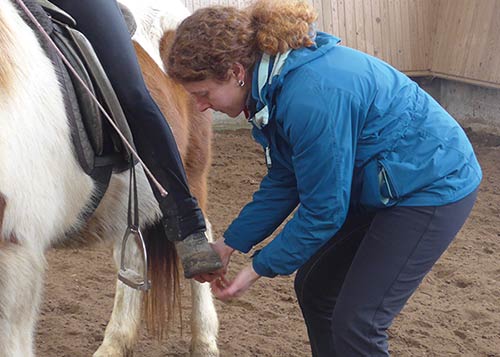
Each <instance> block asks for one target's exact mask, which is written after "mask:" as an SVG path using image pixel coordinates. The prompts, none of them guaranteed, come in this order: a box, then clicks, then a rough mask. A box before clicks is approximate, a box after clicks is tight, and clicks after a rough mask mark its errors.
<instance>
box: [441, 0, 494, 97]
mask: <svg viewBox="0 0 500 357" xmlns="http://www.w3.org/2000/svg"><path fill="white" fill-rule="evenodd" d="M438 13H439V20H438V21H437V29H436V33H435V35H434V42H433V52H434V56H433V61H432V64H431V72H432V73H434V74H435V75H436V76H438V77H443V78H450V79H457V80H460V81H464V82H470V83H473V84H474V83H477V84H480V85H486V86H492V87H500V0H439V10H438Z"/></svg>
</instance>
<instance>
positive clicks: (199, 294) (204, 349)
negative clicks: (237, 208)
mask: <svg viewBox="0 0 500 357" xmlns="http://www.w3.org/2000/svg"><path fill="white" fill-rule="evenodd" d="M207 236H208V240H209V241H210V242H212V241H213V236H212V227H211V225H210V223H209V222H208V221H207ZM191 304H192V311H191V348H190V350H191V356H196V357H202V356H203V357H216V356H219V349H218V347H217V335H218V331H219V319H218V317H217V311H216V310H215V305H214V301H213V297H212V292H211V291H210V285H209V284H208V283H204V284H200V283H198V282H197V281H195V280H191Z"/></svg>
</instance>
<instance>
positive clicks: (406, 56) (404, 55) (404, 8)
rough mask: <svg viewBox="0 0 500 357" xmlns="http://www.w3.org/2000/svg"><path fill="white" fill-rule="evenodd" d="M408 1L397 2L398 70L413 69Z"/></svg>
mask: <svg viewBox="0 0 500 357" xmlns="http://www.w3.org/2000/svg"><path fill="white" fill-rule="evenodd" d="M408 1H409V0H401V1H400V2H399V12H400V16H399V18H400V30H399V32H400V33H401V45H400V48H401V53H400V54H401V56H400V58H401V65H400V70H403V71H404V70H412V69H415V67H414V64H413V57H412V53H411V51H412V50H411V49H412V41H411V38H410V15H409V13H408Z"/></svg>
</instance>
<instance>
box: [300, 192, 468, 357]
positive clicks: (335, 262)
mask: <svg viewBox="0 0 500 357" xmlns="http://www.w3.org/2000/svg"><path fill="white" fill-rule="evenodd" d="M476 196H477V191H476V192H473V193H471V194H470V195H469V196H467V197H465V198H464V199H462V200H460V201H458V202H455V203H452V204H449V205H445V206H439V207H393V208H389V209H385V210H382V211H379V212H377V213H375V214H372V215H369V214H364V215H360V214H349V215H348V217H347V219H346V222H345V223H344V225H343V227H342V228H341V230H340V231H339V232H338V233H337V234H336V235H335V236H334V237H333V238H332V239H331V240H330V241H329V242H328V243H327V244H326V245H325V246H323V247H322V248H321V249H320V250H319V251H318V252H317V253H316V254H315V255H314V256H313V257H312V258H311V259H310V260H309V261H308V262H307V263H306V264H305V265H304V266H302V267H301V268H300V269H299V271H298V272H297V275H296V278H295V291H296V293H297V298H298V301H299V304H300V307H301V309H302V313H303V316H304V319H305V322H306V325H307V331H308V334H309V340H310V343H311V349H312V355H313V356H322V357H327V356H328V357H333V356H341V357H350V356H388V355H389V352H388V336H387V332H386V331H387V328H388V327H389V326H390V325H391V323H392V321H393V319H394V317H395V316H396V315H397V314H398V313H399V312H400V311H401V309H402V308H403V306H404V305H405V303H406V302H407V301H408V299H409V297H410V296H411V295H412V294H413V292H414V291H415V290H416V289H417V287H418V285H419V284H420V282H421V281H422V279H423V278H424V276H425V275H426V274H427V273H428V272H429V271H430V270H431V268H432V266H433V265H434V263H435V262H436V261H437V260H438V258H439V257H440V256H441V254H442V253H443V252H444V251H445V250H446V248H447V247H448V245H449V244H450V242H451V241H452V240H453V238H454V237H455V236H456V234H457V233H458V231H459V230H460V228H461V227H462V225H463V224H464V222H465V220H466V218H467V217H468V215H469V213H470V211H471V209H472V206H473V205H474V202H475V200H476Z"/></svg>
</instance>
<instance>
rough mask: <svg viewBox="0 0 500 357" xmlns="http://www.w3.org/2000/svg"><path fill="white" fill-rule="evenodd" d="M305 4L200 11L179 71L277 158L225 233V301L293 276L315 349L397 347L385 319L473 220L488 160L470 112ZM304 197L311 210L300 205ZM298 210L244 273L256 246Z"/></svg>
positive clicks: (181, 49)
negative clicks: (241, 258) (477, 147)
mask: <svg viewBox="0 0 500 357" xmlns="http://www.w3.org/2000/svg"><path fill="white" fill-rule="evenodd" d="M315 19H316V15H315V13H314V10H313V9H312V8H311V7H310V6H309V5H308V4H307V3H305V2H300V1H293V0H291V1H269V0H260V1H257V3H255V4H254V5H253V6H252V7H250V8H248V9H244V10H238V9H235V8H231V7H210V8H204V9H200V10H198V11H196V12H194V13H193V14H192V15H191V16H190V17H188V18H187V19H185V20H184V21H183V22H182V23H181V25H180V26H179V28H178V30H177V34H176V38H175V40H174V43H173V45H172V47H171V50H170V54H169V58H168V69H167V70H168V73H169V74H170V76H172V78H174V79H175V80H176V81H178V82H179V83H181V84H182V85H183V86H184V87H185V88H186V89H187V90H188V91H189V92H190V93H191V94H192V95H193V97H194V98H195V99H196V101H197V104H198V108H199V109H200V110H201V111H203V110H206V109H208V108H212V109H214V110H217V111H221V112H224V113H226V114H228V115H230V116H233V117H234V116H237V115H238V114H240V113H241V112H244V113H246V115H247V117H248V118H249V121H250V122H251V123H252V124H253V136H254V137H255V139H256V140H257V141H258V142H259V143H260V144H262V146H263V147H264V151H265V157H266V163H267V166H268V172H267V175H266V176H265V177H264V178H263V180H262V183H261V185H260V188H259V190H258V191H257V192H256V193H255V194H254V196H253V199H252V201H251V202H250V203H248V204H247V205H246V206H245V207H244V208H243V209H242V211H241V212H240V214H239V216H238V217H237V218H236V219H235V220H234V221H233V222H232V223H231V225H230V226H229V228H228V229H227V230H226V232H225V233H224V238H221V239H219V240H218V241H217V242H216V243H214V245H213V246H214V249H215V250H216V251H217V252H218V253H219V254H220V256H221V259H222V261H223V264H224V267H225V269H224V271H223V272H222V273H221V274H220V275H219V276H216V275H208V274H199V275H198V276H196V279H197V280H198V281H211V284H212V289H213V292H214V294H215V295H216V296H217V297H219V298H220V299H223V300H225V299H229V298H233V297H238V296H240V295H242V294H243V293H244V292H245V291H246V290H247V289H248V288H249V287H250V286H251V285H252V284H253V283H254V282H255V281H256V280H257V279H258V278H260V277H262V276H264V277H274V276H276V275H288V274H291V273H293V272H295V271H296V270H297V269H298V271H297V274H296V277H295V291H296V294H297V298H298V302H299V304H300V307H301V309H302V313H303V316H304V319H305V322H306V325H307V330H308V334H309V339H310V343H311V348H312V354H313V355H314V356H357V355H360V356H367V355H370V356H371V355H376V356H387V355H388V336H387V328H388V327H389V326H390V324H391V323H392V321H393V319H394V317H395V316H396V315H397V314H398V313H399V312H400V311H401V309H402V308H403V306H404V305H405V303H406V302H407V301H408V299H409V297H410V296H411V295H412V294H413V292H414V291H415V290H416V288H417V287H418V285H419V284H420V282H421V281H422V279H423V277H424V276H425V275H426V274H427V273H428V272H429V271H430V269H431V268H432V266H433V265H434V263H435V262H436V261H437V259H438V258H439V257H440V256H441V254H442V253H443V252H444V251H445V249H446V248H447V247H448V245H449V244H450V242H451V241H452V240H453V238H454V237H455V236H456V234H457V233H458V231H459V230H460V228H461V227H462V225H463V224H464V222H465V220H466V218H467V217H468V215H469V213H470V211H471V209H472V206H473V204H474V202H475V199H476V195H477V188H478V185H479V183H480V181H481V177H482V174H481V169H480V167H479V164H478V162H477V160H476V157H475V155H474V152H473V149H472V146H471V144H470V142H469V140H468V139H467V137H466V135H465V133H464V132H463V130H462V129H461V128H460V126H459V124H458V123H457V122H456V121H455V120H454V119H453V118H452V117H451V116H450V115H449V114H448V113H447V112H446V111H445V110H444V109H443V108H442V107H441V106H440V105H439V104H438V103H437V102H436V101H435V100H434V99H432V98H431V97H430V96H429V95H428V94H427V93H425V92H424V91H423V90H422V89H420V88H419V86H418V85H417V84H416V83H415V82H413V81H412V80H410V79H409V78H408V77H407V76H406V75H404V74H402V73H400V72H399V71H397V70H396V69H394V68H393V67H391V66H390V65H388V64H387V63H384V62H383V61H381V60H379V59H376V58H374V57H371V56H369V55H367V54H364V53H361V52H358V51H356V50H353V49H350V48H347V47H344V46H341V45H340V44H339V42H340V40H339V39H338V38H336V37H334V36H332V35H329V34H326V33H322V32H317V33H316V32H315V31H314V26H313V24H314V21H315ZM297 207H298V208H297ZM295 208H297V210H296V212H295V214H294V215H293V218H291V219H290V220H289V221H288V222H287V223H286V225H285V226H284V228H283V230H281V232H279V233H278V234H277V236H276V237H275V238H274V239H273V240H272V241H270V242H269V243H268V244H267V245H266V246H265V247H264V248H263V249H262V250H260V251H258V252H257V253H256V254H255V255H254V257H253V260H252V264H250V265H248V266H246V267H245V268H243V269H242V270H241V271H240V272H239V273H238V274H237V275H236V276H235V278H234V279H233V280H232V281H228V280H227V279H226V278H225V272H226V270H227V266H228V263H229V259H230V256H231V254H232V253H233V251H234V250H238V251H241V252H245V253H246V252H248V251H249V250H250V249H251V248H252V247H254V246H255V245H256V244H258V243H260V242H261V241H263V240H264V239H265V238H267V237H268V236H269V235H271V234H272V232H273V231H274V230H275V229H276V228H277V227H278V226H279V225H280V224H281V223H282V222H283V221H284V220H285V218H286V217H287V216H288V215H289V214H290V213H291V212H292V211H293V210H294V209H295Z"/></svg>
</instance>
